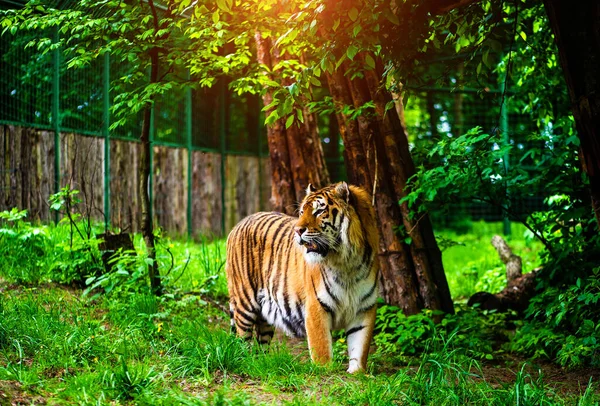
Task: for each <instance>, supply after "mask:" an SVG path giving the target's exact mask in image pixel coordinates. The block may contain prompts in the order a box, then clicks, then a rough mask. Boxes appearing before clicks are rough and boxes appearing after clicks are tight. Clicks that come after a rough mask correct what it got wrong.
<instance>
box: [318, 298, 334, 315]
mask: <svg viewBox="0 0 600 406" xmlns="http://www.w3.org/2000/svg"><path fill="white" fill-rule="evenodd" d="M317 300H318V301H319V304H320V305H321V307H322V308H323V309H325V311H326V312H327V313H329V314H331V315H332V317H333V314H334V313H333V309H332V308H331V307H329V305H328V304H327V303H325V302H323V301H322V300H321V298H319V297H318V296H317Z"/></svg>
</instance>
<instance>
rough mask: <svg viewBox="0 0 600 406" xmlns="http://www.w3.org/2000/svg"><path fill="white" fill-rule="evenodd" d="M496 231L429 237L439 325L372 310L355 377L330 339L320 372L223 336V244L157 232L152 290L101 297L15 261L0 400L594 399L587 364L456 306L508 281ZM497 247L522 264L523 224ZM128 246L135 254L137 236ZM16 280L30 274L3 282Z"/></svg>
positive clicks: (132, 287)
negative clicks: (527, 342)
mask: <svg viewBox="0 0 600 406" xmlns="http://www.w3.org/2000/svg"><path fill="white" fill-rule="evenodd" d="M498 231H499V230H498V227H497V225H496V226H495V225H489V224H485V223H481V224H476V226H475V227H473V228H472V229H471V230H470V231H469V233H461V234H457V233H455V232H446V233H444V234H443V235H442V236H441V237H440V236H439V237H438V238H440V241H445V242H446V243H447V242H449V241H450V242H451V243H449V244H440V245H441V247H442V249H443V257H444V266H445V268H446V274H447V277H448V281H449V284H450V289H451V292H452V295H453V298H454V300H455V303H456V308H457V310H458V313H457V315H456V316H452V317H446V318H445V319H444V321H443V322H442V323H441V324H444V322H445V321H447V320H449V322H448V324H447V325H446V327H445V329H446V330H443V329H441V328H440V329H439V331H438V330H436V329H438V327H436V326H434V325H433V322H432V321H431V319H430V318H429V316H428V315H427V314H423V315H417V317H416V318H415V319H410V320H409V319H408V318H403V316H402V315H401V313H398V310H397V309H396V310H394V309H392V308H389V307H387V309H386V306H381V308H380V311H379V312H378V321H381V322H382V323H381V324H382V325H385V323H388V322H389V323H392V324H393V326H394V327H393V328H391V330H390V329H388V330H386V331H384V330H385V328H381V329H380V330H378V331H377V336H376V337H375V340H374V344H373V345H372V348H371V354H370V357H369V363H368V370H367V372H366V373H365V374H355V375H349V374H347V373H346V368H347V364H348V359H347V356H346V343H345V342H344V339H343V338H342V335H339V334H336V335H334V360H333V362H332V363H331V364H330V365H328V366H326V367H322V366H316V365H314V364H312V363H311V362H310V358H309V355H308V349H307V344H306V342H305V341H303V340H292V339H288V338H287V337H284V336H282V335H280V334H276V336H275V340H274V342H273V343H271V345H269V346H263V347H260V346H258V345H254V344H251V343H246V342H242V341H241V340H239V339H237V338H236V337H234V336H233V335H232V334H230V332H229V316H228V314H227V312H226V308H227V306H226V304H227V288H226V281H225V278H224V275H223V261H224V254H225V251H224V241H223V240H217V241H214V242H211V243H205V242H203V243H201V244H198V243H194V242H177V241H174V242H172V243H171V242H169V241H165V242H164V243H163V244H162V245H163V246H165V247H168V248H169V250H170V251H169V253H168V255H167V253H166V252H164V251H165V248H161V249H162V251H159V254H160V253H161V252H162V256H163V257H164V258H165V261H166V262H165V263H167V264H169V263H171V258H173V262H172V264H173V266H172V267H171V271H170V275H165V276H168V277H167V278H166V279H165V281H168V283H167V289H166V294H165V295H163V296H162V297H160V298H157V297H155V296H152V295H150V294H148V293H147V291H146V290H145V289H143V288H142V286H143V283H140V282H139V280H138V282H135V281H133V282H131V280H132V279H133V276H134V275H135V273H134V272H132V273H128V272H124V274H122V275H121V276H119V274H115V275H113V276H112V277H114V278H115V279H114V280H113V279H107V280H105V282H106V283H108V284H110V283H112V282H115V281H116V282H118V283H121V284H120V285H115V286H116V287H115V288H114V290H112V291H111V292H110V293H109V294H100V293H101V291H100V290H98V289H97V290H95V291H93V292H91V293H90V294H89V295H88V296H86V295H84V294H83V293H84V292H83V290H81V288H80V287H75V286H66V285H62V284H58V283H55V282H49V281H48V280H49V279H50V277H52V275H53V274H51V273H46V274H44V273H40V272H38V271H37V270H36V269H35V268H27V269H29V272H31V275H28V274H24V270H25V268H24V267H19V266H18V264H17V267H12V268H6V269H7V270H8V271H10V272H9V273H5V274H4V275H3V274H0V406H3V405H20V404H95V405H103V404H148V405H180V404H189V405H212V404H214V405H242V404H243V405H246V404H249V405H250V404H294V405H310V404H328V405H338V404H340V405H392V404H402V405H467V404H477V405H513V404H514V405H534V404H535V405H540V404H543V405H555V404H556V405H571V404H573V405H580V406H584V405H599V404H600V384H599V382H600V370H599V369H593V368H579V369H573V368H571V369H567V368H563V367H560V366H559V365H557V364H555V363H554V362H553V361H554V360H552V359H549V358H548V357H545V358H544V357H542V356H540V357H538V358H535V359H527V358H524V357H521V356H518V355H516V354H515V353H513V352H511V350H510V348H508V347H507V346H506V345H505V344H506V343H507V342H508V341H510V337H511V335H513V334H514V325H515V323H518V321H517V320H514V319H509V318H506V317H505V316H503V315H498V314H491V315H490V314H485V313H481V312H479V311H476V310H473V309H470V310H469V309H466V307H465V305H464V303H465V301H466V299H467V298H468V297H469V296H470V295H471V294H473V293H474V292H476V291H478V290H486V291H490V292H494V291H500V290H501V289H502V288H503V286H505V284H506V278H505V270H504V267H503V265H502V263H501V262H500V260H499V259H498V256H497V254H496V253H495V251H494V248H493V247H492V246H491V244H490V238H491V236H492V235H493V234H494V233H497V232H498ZM45 232H47V233H48V235H50V237H49V239H48V242H47V244H48V247H47V248H46V251H47V252H49V253H51V255H54V256H56V255H58V254H60V251H56V248H55V247H59V248H60V247H61V246H60V245H58V244H59V243H60V241H62V240H64V238H65V236H66V235H68V234H66V233H65V232H64V230H62V231H61V229H56V230H55V229H48V230H46V231H45ZM61 232H62V234H61ZM508 242H509V244H510V245H511V247H512V248H513V250H514V252H515V253H517V254H518V255H521V256H522V258H523V264H524V271H530V270H532V269H534V268H535V267H537V266H539V263H540V258H539V252H540V250H541V248H540V245H539V244H536V243H535V242H532V240H530V239H528V238H526V237H524V234H523V230H522V229H518V228H517V229H515V230H514V231H513V237H511V238H508ZM134 245H135V247H137V248H136V250H137V251H138V253H139V252H141V251H140V250H139V247H141V246H143V243H141V241H140V240H139V236H136V239H135V241H134ZM65 246H66V247H68V245H65ZM61 249H62V248H61ZM57 253H58V254H57ZM52 258H54V257H50V261H49V262H52V261H55V260H54V259H52ZM57 258H59V259H60V258H61V257H57ZM127 258H131V257H127ZM127 258H126V259H127ZM134 258H135V257H134ZM140 262H141V263H142V265H141V268H140V269H143V267H145V265H144V264H143V262H142V261H140ZM67 264H68V265H69V264H71V263H70V262H67ZM127 264H128V263H126V264H124V265H127ZM137 264H138V262H134V263H132V264H130V265H127V266H130V267H133V269H137V268H136V267H137V266H138V265H137ZM59 265H60V266H63V265H64V264H63V263H62V262H60V263H59ZM61 269H66V270H67V271H69V269H71V268H68V267H67V268H61ZM124 269H125V268H124ZM5 272H6V270H5ZM40 275H41V277H40ZM44 275H49V276H50V277H49V276H44ZM142 275H143V274H142ZM25 276H31V278H30V279H31V280H34V279H35V278H34V277H38V279H37V281H36V282H35V283H15V282H14V280H15V278H16V277H20V278H24V277H25ZM121 277H123V278H124V279H118V278H121ZM11 278H12V279H11ZM119 281H120V282H119ZM143 282H145V280H143ZM103 286H105V287H106V286H110V285H103ZM96 293H98V294H96ZM510 317H513V316H510ZM389 326H391V324H388V327H389ZM511 326H512V327H511ZM479 328H481V329H484V330H489V332H490V333H489V334H488V333H487V332H486V333H485V334H480V332H479V331H478V329H479ZM511 329H512V330H511ZM442 330H443V331H442ZM499 330H500V334H499V335H498V334H497V332H498V331H499ZM386 334H387V335H386ZM488 337H489V339H488Z"/></svg>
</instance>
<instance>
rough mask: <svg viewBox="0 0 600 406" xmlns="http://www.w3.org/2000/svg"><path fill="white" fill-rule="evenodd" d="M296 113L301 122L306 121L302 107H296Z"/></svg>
mask: <svg viewBox="0 0 600 406" xmlns="http://www.w3.org/2000/svg"><path fill="white" fill-rule="evenodd" d="M296 115H297V116H298V120H300V122H301V123H304V114H303V113H302V109H296Z"/></svg>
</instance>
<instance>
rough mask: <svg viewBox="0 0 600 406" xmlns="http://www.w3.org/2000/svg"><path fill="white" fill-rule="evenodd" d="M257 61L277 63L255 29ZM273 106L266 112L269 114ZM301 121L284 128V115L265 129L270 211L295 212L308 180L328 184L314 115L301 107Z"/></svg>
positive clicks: (265, 98) (268, 99)
mask: <svg viewBox="0 0 600 406" xmlns="http://www.w3.org/2000/svg"><path fill="white" fill-rule="evenodd" d="M254 38H255V41H256V48H257V59H258V63H260V64H263V65H265V66H267V67H269V69H271V68H272V67H273V66H274V65H275V64H276V63H277V57H278V56H277V52H276V50H275V49H274V48H273V47H272V44H271V41H270V39H269V38H263V37H262V35H261V34H260V33H259V32H256V34H255V36H254ZM272 101H273V96H272V94H271V93H270V92H269V91H267V92H265V94H264V95H263V104H264V105H265V106H267V105H269V104H271V102H272ZM272 111H273V109H269V110H268V111H266V115H267V116H268V115H269V114H271V112H272ZM303 116H304V123H294V124H292V126H290V127H289V128H288V129H286V128H285V118H281V119H279V120H277V121H276V122H275V123H274V124H272V125H271V126H269V127H268V129H267V138H268V144H269V156H270V158H271V179H272V184H271V204H272V207H273V210H275V211H279V212H282V213H287V214H291V215H293V214H295V211H296V206H297V204H298V202H299V201H301V200H302V199H303V198H304V196H305V193H306V192H305V190H306V187H307V186H308V184H309V183H312V185H313V186H315V187H316V188H319V187H322V186H325V185H327V184H328V183H329V174H328V172H327V167H326V165H325V158H324V156H323V148H322V147H321V140H320V138H319V134H318V130H317V123H316V117H314V115H313V114H311V113H309V112H308V111H307V110H304V114H303Z"/></svg>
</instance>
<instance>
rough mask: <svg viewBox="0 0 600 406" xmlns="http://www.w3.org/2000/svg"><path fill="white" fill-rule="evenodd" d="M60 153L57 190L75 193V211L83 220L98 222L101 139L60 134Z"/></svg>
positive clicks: (102, 149)
mask: <svg viewBox="0 0 600 406" xmlns="http://www.w3.org/2000/svg"><path fill="white" fill-rule="evenodd" d="M60 149H61V151H60V154H61V155H60V174H61V187H64V186H67V185H69V186H70V187H71V189H75V190H79V195H78V197H79V199H81V203H80V204H79V207H78V208H77V209H76V211H77V212H79V213H80V214H81V215H82V216H83V217H84V218H87V217H90V218H91V219H93V220H94V221H102V220H103V219H104V210H103V209H104V206H103V187H102V185H103V182H104V179H103V173H104V170H103V169H104V168H103V163H102V159H103V155H104V139H103V138H98V137H88V136H84V135H79V134H73V133H61V135H60Z"/></svg>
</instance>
